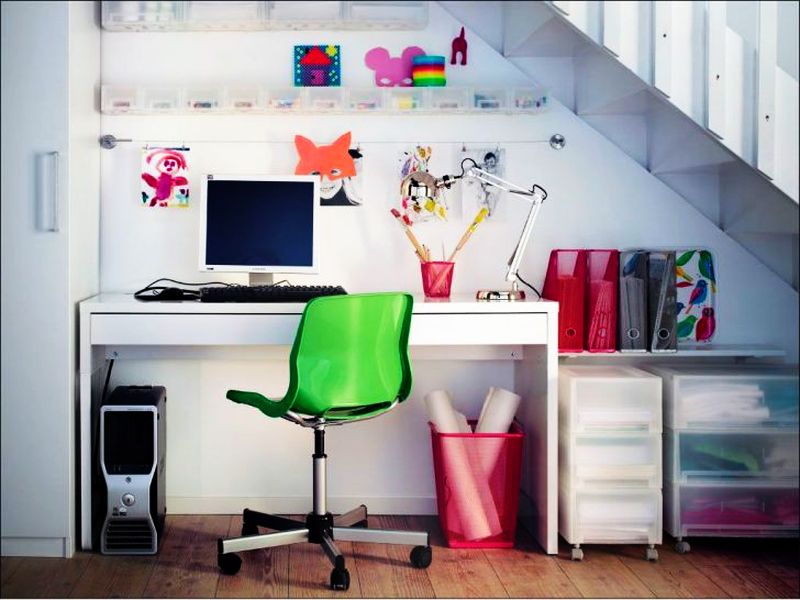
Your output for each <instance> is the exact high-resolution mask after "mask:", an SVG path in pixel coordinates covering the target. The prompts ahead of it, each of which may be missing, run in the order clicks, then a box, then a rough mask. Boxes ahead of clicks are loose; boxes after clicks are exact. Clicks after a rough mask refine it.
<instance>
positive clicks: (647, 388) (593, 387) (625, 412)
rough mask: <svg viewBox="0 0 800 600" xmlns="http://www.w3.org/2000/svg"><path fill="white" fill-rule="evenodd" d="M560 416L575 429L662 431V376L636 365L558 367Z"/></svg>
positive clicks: (565, 426)
mask: <svg viewBox="0 0 800 600" xmlns="http://www.w3.org/2000/svg"><path fill="white" fill-rule="evenodd" d="M558 376H559V379H558V418H559V423H560V424H561V427H562V428H564V429H566V430H567V431H572V432H573V433H592V432H608V431H617V432H621V431H630V432H634V431H636V432H648V433H659V432H660V431H661V380H660V379H659V378H658V377H656V376H655V375H652V374H650V373H646V372H645V371H642V370H640V369H635V368H633V367H616V366H574V367H572V366H570V367H560V368H559V370H558Z"/></svg>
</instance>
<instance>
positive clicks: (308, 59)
mask: <svg viewBox="0 0 800 600" xmlns="http://www.w3.org/2000/svg"><path fill="white" fill-rule="evenodd" d="M341 66H342V63H341V50H340V48H339V46H334V45H330V44H327V45H326V44H322V45H314V46H295V47H294V84H295V85H296V86H311V87H329V86H338V85H341V83H342V72H341Z"/></svg>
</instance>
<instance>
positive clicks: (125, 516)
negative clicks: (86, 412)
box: [99, 386, 167, 554]
mask: <svg viewBox="0 0 800 600" xmlns="http://www.w3.org/2000/svg"><path fill="white" fill-rule="evenodd" d="M166 401H167V391H166V389H164V388H163V387H162V386H120V387H117V388H115V389H114V391H113V392H112V393H111V395H110V396H109V398H108V400H107V401H106V402H105V403H104V404H103V406H102V407H100V448H99V462H100V470H101V471H102V477H103V480H104V482H105V489H106V513H105V520H104V521H103V526H102V529H101V532H100V551H101V552H102V553H103V554H155V553H156V552H157V551H158V546H159V543H160V541H161V537H162V533H163V531H164V517H165V515H166V509H167V507H166V489H165V483H166V477H165V475H166V466H167V463H166V432H167V413H166Z"/></svg>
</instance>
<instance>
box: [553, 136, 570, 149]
mask: <svg viewBox="0 0 800 600" xmlns="http://www.w3.org/2000/svg"><path fill="white" fill-rule="evenodd" d="M566 145H567V139H566V138H565V137H564V136H563V135H561V134H560V133H554V134H553V135H551V136H550V147H551V148H552V149H553V150H561V149H562V148H563V147H564V146H566Z"/></svg>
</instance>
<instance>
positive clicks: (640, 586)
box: [0, 515, 800, 598]
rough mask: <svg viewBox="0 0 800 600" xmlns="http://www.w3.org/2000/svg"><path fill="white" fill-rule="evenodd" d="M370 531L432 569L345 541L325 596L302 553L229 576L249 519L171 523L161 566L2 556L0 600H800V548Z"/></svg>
mask: <svg viewBox="0 0 800 600" xmlns="http://www.w3.org/2000/svg"><path fill="white" fill-rule="evenodd" d="M370 525H371V526H372V527H385V528H392V529H428V530H429V531H431V533H432V540H433V542H432V543H433V546H434V549H433V564H432V565H431V566H430V567H429V568H428V569H427V570H418V569H414V568H413V567H411V566H410V565H409V562H408V555H409V550H410V548H408V547H406V546H384V545H379V544H362V543H348V542H344V543H340V544H339V547H340V549H341V550H342V552H343V553H344V554H345V556H346V559H347V567H348V569H349V570H350V577H351V584H350V590H349V591H348V592H346V593H343V592H337V593H334V592H332V591H330V590H329V589H328V577H329V574H330V568H331V567H330V565H329V563H328V560H327V558H326V557H325V555H324V553H323V552H322V550H321V549H320V548H319V547H318V546H316V545H311V544H298V545H294V546H291V547H284V548H276V549H272V550H259V551H253V552H247V553H243V554H242V556H243V559H244V561H243V565H242V569H241V571H239V573H238V574H237V575H235V576H225V575H220V573H219V571H218V569H217V565H216V552H217V547H216V543H215V542H216V539H217V538H218V537H220V536H235V535H238V533H239V531H240V528H241V517H240V516H232V517H231V516H216V515H214V516H210V515H204V516H170V517H169V518H168V520H167V530H166V535H165V538H164V542H163V546H162V549H161V552H160V554H159V555H158V556H148V557H119V556H114V557H112V556H101V555H99V554H90V553H85V552H81V553H78V554H76V556H75V557H74V558H72V559H68V560H67V559H56V558H10V557H9V558H3V559H2V582H1V584H0V595H2V597H3V598H70V597H72V598H128V597H132V598H138V597H145V598H169V597H180V598H188V597H201V598H214V597H216V598H249V597H252V598H255V597H261V598H264V597H266V598H270V597H292V598H307V597H331V596H335V597H342V598H349V597H369V598H392V597H402V598H417V597H420V598H476V597H477V598H492V597H498V598H506V597H511V598H520V597H525V598H531V597H593V598H602V597H606V598H608V597H613V598H625V597H635V598H649V597H659V598H679V597H682V598H727V597H733V598H748V597H753V598H758V597H774V598H797V597H798V596H800V576H799V575H798V564H799V563H800V543H799V542H798V540H797V539H793V540H750V541H748V540H702V539H695V540H692V542H691V543H692V551H691V552H690V553H689V554H685V555H679V554H677V553H676V552H675V551H674V550H673V548H672V541H671V540H665V543H664V545H663V546H661V547H660V548H659V555H660V560H659V561H658V562H657V563H649V562H647V561H646V560H644V550H643V547H642V546H586V547H585V558H584V560H583V561H582V562H572V561H571V560H570V559H569V548H568V546H567V545H566V544H563V541H562V547H561V551H560V553H559V555H558V556H547V555H545V554H544V553H542V551H541V549H540V548H539V546H537V545H536V544H535V542H533V541H532V540H531V539H530V537H528V536H527V534H525V533H524V532H520V534H519V540H518V546H517V548H515V549H513V550H454V549H450V548H447V547H445V546H444V545H443V538H442V535H441V531H440V530H439V527H438V523H437V521H436V519H435V518H433V517H389V516H385V517H380V516H378V517H375V516H371V517H370Z"/></svg>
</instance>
